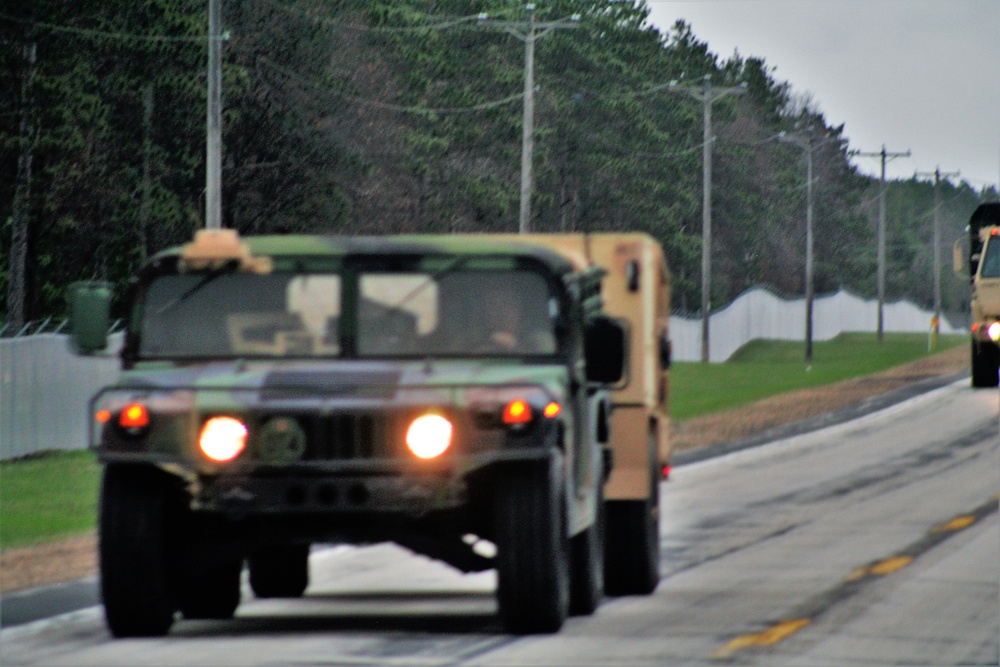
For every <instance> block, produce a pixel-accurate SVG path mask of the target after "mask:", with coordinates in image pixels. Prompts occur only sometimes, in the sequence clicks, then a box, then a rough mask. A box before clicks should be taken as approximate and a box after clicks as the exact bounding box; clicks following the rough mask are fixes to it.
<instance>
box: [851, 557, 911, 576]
mask: <svg viewBox="0 0 1000 667" xmlns="http://www.w3.org/2000/svg"><path fill="white" fill-rule="evenodd" d="M912 562H913V557H912V556H893V557H892V558H886V559H885V560H883V561H879V562H878V563H875V564H874V565H866V566H865V567H859V568H858V569H856V570H854V572H851V573H850V574H849V575H847V576H846V577H844V581H857V580H859V579H864V578H865V577H867V576H870V575H875V576H879V577H882V576H885V575H887V574H892V573H893V572H895V571H897V570H902V569H903V568H904V567H906V566H907V565H909V564H910V563H912Z"/></svg>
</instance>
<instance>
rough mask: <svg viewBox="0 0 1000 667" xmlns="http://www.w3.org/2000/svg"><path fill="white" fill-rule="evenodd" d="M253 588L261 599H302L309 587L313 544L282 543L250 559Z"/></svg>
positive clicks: (253, 555)
mask: <svg viewBox="0 0 1000 667" xmlns="http://www.w3.org/2000/svg"><path fill="white" fill-rule="evenodd" d="M248 561H249V566H250V588H251V589H253V593H254V595H256V596H257V597H258V598H300V597H302V594H303V593H305V592H306V588H307V587H308V586H309V545H308V544H281V545H277V546H272V547H267V548H265V549H261V550H260V551H257V552H255V553H254V554H252V555H251V556H250V558H249V559H248Z"/></svg>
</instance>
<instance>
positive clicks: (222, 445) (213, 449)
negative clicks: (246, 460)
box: [198, 417, 247, 463]
mask: <svg viewBox="0 0 1000 667" xmlns="http://www.w3.org/2000/svg"><path fill="white" fill-rule="evenodd" d="M246 444H247V427H246V425H245V424H244V423H243V422H241V421H240V420H238V419H234V418H233V417H212V418H211V419H209V420H208V421H206V422H205V425H204V426H202V427H201V435H200V436H199V437H198V447H200V448H201V451H202V453H203V454H204V455H205V456H207V457H208V458H209V459H211V460H213V461H218V462H220V463H225V462H226V461H232V460H233V459H235V458H236V457H237V456H239V455H240V454H241V453H242V452H243V449H244V448H245V447H246Z"/></svg>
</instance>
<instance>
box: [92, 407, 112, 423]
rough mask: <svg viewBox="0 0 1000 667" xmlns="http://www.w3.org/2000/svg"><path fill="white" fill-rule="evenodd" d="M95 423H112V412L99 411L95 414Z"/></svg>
mask: <svg viewBox="0 0 1000 667" xmlns="http://www.w3.org/2000/svg"><path fill="white" fill-rule="evenodd" d="M94 421H96V422H97V423H99V424H107V423H108V422H109V421H111V410H98V411H97V412H95V413H94Z"/></svg>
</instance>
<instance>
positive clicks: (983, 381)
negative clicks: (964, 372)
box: [972, 340, 1000, 387]
mask: <svg viewBox="0 0 1000 667" xmlns="http://www.w3.org/2000/svg"><path fill="white" fill-rule="evenodd" d="M998 373H1000V347H998V346H997V345H994V344H992V343H986V342H980V341H976V340H973V341H972V386H973V387H996V386H997V384H998V382H1000V380H998Z"/></svg>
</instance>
